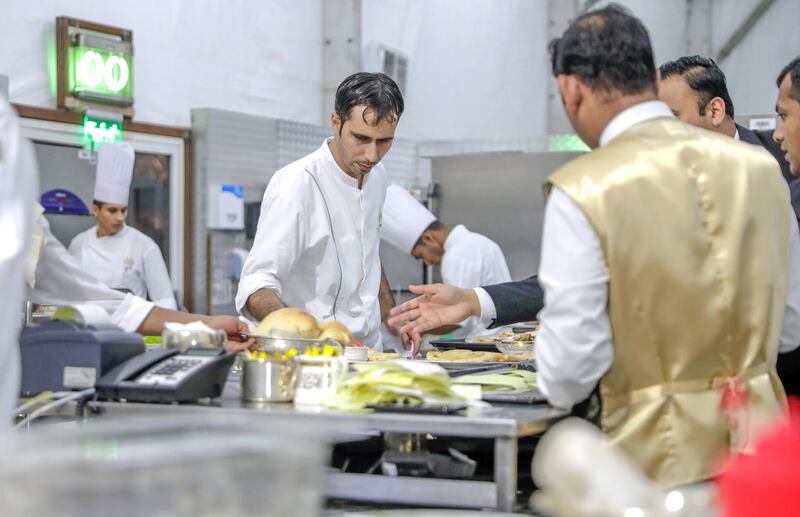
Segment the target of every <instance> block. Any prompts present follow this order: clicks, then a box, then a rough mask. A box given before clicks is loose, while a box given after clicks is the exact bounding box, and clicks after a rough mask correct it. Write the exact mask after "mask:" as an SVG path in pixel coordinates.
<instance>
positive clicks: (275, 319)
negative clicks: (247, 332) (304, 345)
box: [255, 307, 319, 339]
mask: <svg viewBox="0 0 800 517" xmlns="http://www.w3.org/2000/svg"><path fill="white" fill-rule="evenodd" d="M275 331H280V332H291V333H292V334H296V335H297V336H298V337H301V338H303V339H317V336H319V325H317V319H316V318H315V317H314V316H312V315H311V314H309V313H307V312H306V311H304V310H302V309H295V308H293V307H286V308H283V309H278V310H277V311H273V312H271V313H269V314H267V317H266V318H264V319H263V320H261V323H259V325H258V327H256V332H255V333H256V334H257V335H260V336H269V335H270V334H271V333H272V332H275Z"/></svg>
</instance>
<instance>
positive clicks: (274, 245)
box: [236, 140, 387, 350]
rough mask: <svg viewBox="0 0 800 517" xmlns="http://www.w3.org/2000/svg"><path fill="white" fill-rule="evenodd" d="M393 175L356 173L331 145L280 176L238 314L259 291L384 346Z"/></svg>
mask: <svg viewBox="0 0 800 517" xmlns="http://www.w3.org/2000/svg"><path fill="white" fill-rule="evenodd" d="M386 186H387V181H386V173H385V171H384V170H383V166H382V165H381V164H378V165H376V166H375V167H374V168H373V169H372V171H371V172H370V173H369V174H367V176H366V177H365V178H364V182H363V186H362V188H361V189H360V190H359V188H358V180H356V179H355V178H353V177H351V176H348V175H347V174H346V173H345V172H344V171H342V169H341V168H340V167H339V165H338V164H337V163H336V161H335V160H334V159H333V155H332V154H331V151H330V149H329V148H328V141H327V140H326V141H325V142H323V144H322V146H321V147H320V148H319V149H318V150H316V151H314V152H313V153H311V154H309V155H308V156H306V157H304V158H301V159H300V160H298V161H296V162H294V163H291V164H289V165H287V166H286V167H284V168H283V169H281V170H279V171H278V172H276V173H275V175H274V176H273V177H272V179H271V180H270V182H269V185H268V186H267V190H266V192H264V200H263V202H262V204H261V215H260V218H259V221H258V229H257V230H256V237H255V240H254V242H253V247H252V249H251V250H250V253H248V255H247V258H246V259H245V261H244V266H243V268H242V277H241V280H240V281H239V290H238V292H237V293H236V309H237V310H238V311H239V312H240V313H242V314H243V315H244V316H247V317H249V318H251V319H252V315H250V314H249V313H248V312H247V309H246V307H245V304H246V302H247V299H248V298H249V297H250V295H251V294H253V293H254V292H255V291H257V290H259V289H262V288H268V289H272V290H274V291H275V292H276V293H277V294H278V296H280V298H281V299H282V300H283V302H284V303H286V304H287V305H289V306H292V307H299V308H302V309H305V310H306V311H308V312H309V313H311V314H313V315H314V316H315V317H316V318H317V319H319V320H321V321H324V320H330V319H337V320H339V321H341V322H342V323H343V324H344V325H346V326H347V328H349V329H350V330H351V331H352V332H353V334H354V336H355V337H356V339H358V340H361V341H362V342H364V343H365V344H366V345H369V346H372V347H375V348H377V349H379V350H380V349H381V337H380V324H381V318H380V309H379V306H378V290H379V288H380V280H381V266H380V259H379V257H378V243H379V235H378V229H379V225H380V219H381V208H382V207H383V201H384V198H385V197H386Z"/></svg>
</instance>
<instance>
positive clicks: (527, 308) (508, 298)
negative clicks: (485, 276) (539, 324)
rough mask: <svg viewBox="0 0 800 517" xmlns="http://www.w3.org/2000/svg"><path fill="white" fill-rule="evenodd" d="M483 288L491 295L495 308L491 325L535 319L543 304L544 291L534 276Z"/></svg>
mask: <svg viewBox="0 0 800 517" xmlns="http://www.w3.org/2000/svg"><path fill="white" fill-rule="evenodd" d="M483 288H484V289H485V290H486V292H487V293H489V296H491V298H492V301H493V302H494V306H495V309H496V310H497V318H495V320H494V322H493V323H492V327H500V326H502V325H510V324H512V323H517V322H520V321H531V320H535V319H536V315H537V314H538V313H539V311H540V310H541V308H542V307H543V306H544V291H543V290H542V288H541V286H540V285H539V280H538V279H537V277H536V276H532V277H530V278H526V279H525V280H519V281H517V282H506V283H504V284H496V285H489V286H483Z"/></svg>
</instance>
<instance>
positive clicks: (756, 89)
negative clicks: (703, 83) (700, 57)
mask: <svg viewBox="0 0 800 517" xmlns="http://www.w3.org/2000/svg"><path fill="white" fill-rule="evenodd" d="M759 2H760V0H711V48H712V52H711V54H712V55H711V57H713V58H715V59H716V56H717V54H718V53H719V51H720V49H721V48H722V46H723V45H725V43H726V42H727V41H728V38H730V36H731V34H733V33H734V31H735V30H736V29H737V28H738V27H739V26H740V24H741V23H742V22H743V21H744V19H745V18H746V17H747V15H748V14H749V13H750V12H751V11H752V10H753V8H754V7H755V6H756V5H758V4H759ZM607 3H608V2H601V3H599V4H598V5H604V4H607ZM618 3H621V4H622V5H625V6H626V7H628V8H629V9H631V11H632V12H633V13H634V14H635V15H636V16H638V17H640V18H641V20H642V21H643V22H644V23H645V25H646V26H647V29H648V31H649V32H650V37H651V38H652V40H653V46H654V47H655V54H656V55H655V58H656V64H661V63H663V62H664V61H669V60H672V59H676V58H678V57H680V56H683V55H686V53H687V51H686V39H687V34H686V0H671V1H669V2H655V1H652V0H618ZM798 21H800V2H798V1H797V0H777V1H776V2H775V3H774V4H772V7H770V9H769V10H768V11H767V13H766V14H765V15H764V16H763V17H762V18H761V19H760V20H759V21H758V23H757V24H756V25H755V26H754V27H753V28H752V29H751V31H750V32H749V33H748V34H747V36H746V37H745V38H744V39H743V40H742V41H741V42H740V43H739V45H738V46H737V47H736V48H735V49H734V51H733V52H732V53H731V55H730V56H728V57H727V58H726V59H724V60H722V61H718V64H719V66H720V68H721V69H722V71H723V72H725V75H726V77H727V80H728V90H729V92H730V94H731V98H732V99H733V103H734V106H735V107H736V113H737V115H738V114H742V115H746V114H757V113H773V112H774V106H775V97H776V96H777V88H776V87H775V78H776V77H777V75H778V72H780V71H781V69H782V68H783V67H784V66H785V65H786V64H787V63H788V62H789V61H790V60H791V59H793V58H794V57H796V56H798V55H800V31H798V30H797V25H798Z"/></svg>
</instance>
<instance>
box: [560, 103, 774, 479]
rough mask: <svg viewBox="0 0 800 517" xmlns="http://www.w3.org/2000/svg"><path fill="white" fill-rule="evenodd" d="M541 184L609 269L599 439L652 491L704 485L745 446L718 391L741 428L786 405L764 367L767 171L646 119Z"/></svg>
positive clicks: (770, 308)
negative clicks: (733, 388)
mask: <svg viewBox="0 0 800 517" xmlns="http://www.w3.org/2000/svg"><path fill="white" fill-rule="evenodd" d="M550 184H553V185H557V186H558V187H559V188H561V189H562V190H563V191H564V192H565V193H566V194H567V195H569V196H570V197H571V198H572V199H573V200H574V201H575V202H576V203H577V204H578V206H579V207H580V208H581V209H582V210H583V212H584V213H585V214H586V216H587V218H588V220H589V222H590V223H591V225H592V227H593V228H594V230H595V232H596V233H597V236H598V238H599V240H600V244H601V247H602V250H603V254H604V257H605V261H606V264H607V267H608V271H609V283H608V313H609V318H610V321H611V329H612V336H613V337H612V341H613V346H614V361H613V363H612V365H611V368H610V369H609V371H608V372H606V374H605V375H604V376H603V378H602V379H601V382H600V395H601V400H602V417H601V424H602V428H603V431H604V433H605V434H606V437H607V439H608V440H609V441H610V442H611V443H613V444H616V445H618V446H620V447H622V448H623V449H624V450H625V451H626V452H627V453H628V454H629V456H630V457H631V458H632V459H633V460H634V461H635V462H636V463H637V464H638V465H639V466H640V467H641V468H642V469H643V470H644V471H645V473H646V474H647V475H648V476H649V477H650V478H651V479H654V480H656V481H657V482H658V483H659V484H660V485H661V486H673V485H677V484H681V483H688V482H692V481H696V480H699V479H704V478H707V477H709V476H711V475H713V474H714V473H715V472H716V468H718V467H719V460H720V458H721V456H722V454H724V453H725V452H727V451H729V450H731V448H732V441H735V442H741V440H742V437H744V441H745V442H746V441H748V440H749V439H751V438H752V434H753V433H752V430H747V429H745V428H744V427H743V423H742V422H739V424H734V425H733V427H738V428H739V429H738V431H737V430H735V429H734V430H732V429H731V426H730V425H729V422H730V420H729V419H728V418H727V416H726V415H725V414H724V412H723V410H722V409H721V398H722V392H723V386H725V385H730V384H732V383H731V379H736V381H737V383H738V385H739V386H741V387H742V388H743V389H745V390H748V391H749V395H748V397H749V398H748V400H749V408H750V411H749V413H747V415H748V418H749V419H750V422H746V421H745V422H744V424H747V425H750V424H753V422H754V421H755V420H757V419H758V420H760V421H762V422H763V421H768V420H771V419H772V418H774V417H775V416H776V415H777V414H779V412H780V411H781V410H782V408H783V407H784V405H785V394H784V391H783V387H782V385H781V383H780V381H779V380H778V377H777V374H776V372H775V361H776V358H777V352H778V342H779V337H780V332H781V326H782V324H783V312H784V308H785V304H786V285H787V276H788V262H789V250H788V236H789V226H788V225H789V213H788V210H789V202H788V198H787V190H786V185H785V184H783V181H782V178H781V175H780V173H779V169H778V168H777V164H776V163H775V160H774V159H773V158H772V157H771V156H769V155H768V154H767V153H766V152H763V151H762V150H760V149H758V148H757V147H755V146H750V145H748V144H743V143H740V142H737V141H735V140H734V139H733V138H728V137H725V136H722V135H717V134H714V133H711V132H708V131H703V130H700V129H697V128H693V127H690V126H687V125H685V124H682V123H680V122H678V121H676V120H674V119H670V118H658V119H654V120H650V121H647V122H644V123H641V124H638V125H636V126H634V127H632V128H629V129H628V130H627V131H625V132H624V133H622V134H621V135H620V136H619V137H617V138H616V139H614V140H613V141H612V142H610V143H609V144H608V145H607V146H605V147H602V148H599V149H597V150H595V151H594V152H592V153H590V154H587V155H585V156H582V157H581V158H579V159H577V160H574V161H572V162H570V163H569V164H567V165H566V166H564V167H563V168H561V169H559V170H558V171H557V172H555V173H554V174H553V175H552V176H551V177H550V178H549V184H548V187H549V185H550ZM546 188H547V187H546ZM745 420H747V418H746V419H745ZM737 433H738V434H737Z"/></svg>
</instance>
